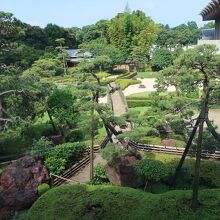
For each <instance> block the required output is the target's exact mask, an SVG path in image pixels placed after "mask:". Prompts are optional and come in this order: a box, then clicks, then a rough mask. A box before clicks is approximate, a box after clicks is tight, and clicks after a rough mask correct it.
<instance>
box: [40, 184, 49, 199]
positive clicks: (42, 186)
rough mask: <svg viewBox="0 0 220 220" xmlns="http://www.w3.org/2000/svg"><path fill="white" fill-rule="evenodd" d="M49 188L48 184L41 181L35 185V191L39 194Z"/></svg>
mask: <svg viewBox="0 0 220 220" xmlns="http://www.w3.org/2000/svg"><path fill="white" fill-rule="evenodd" d="M49 189H50V186H49V185H48V184H47V183H43V184H41V185H39V186H38V187H37V193H38V195H39V196H42V195H43V194H44V193H46V192H47V191H48V190H49Z"/></svg>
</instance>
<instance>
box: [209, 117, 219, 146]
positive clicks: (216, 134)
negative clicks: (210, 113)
mask: <svg viewBox="0 0 220 220" xmlns="http://www.w3.org/2000/svg"><path fill="white" fill-rule="evenodd" d="M206 124H207V126H208V129H209V131H210V132H211V134H212V136H213V137H214V138H215V140H217V141H219V142H220V134H218V133H217V132H216V130H215V128H214V126H213V125H212V123H211V122H210V120H209V119H208V118H207V119H206Z"/></svg>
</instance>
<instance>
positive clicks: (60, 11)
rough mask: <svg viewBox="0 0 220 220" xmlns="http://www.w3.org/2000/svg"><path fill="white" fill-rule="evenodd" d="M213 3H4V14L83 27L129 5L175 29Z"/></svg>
mask: <svg viewBox="0 0 220 220" xmlns="http://www.w3.org/2000/svg"><path fill="white" fill-rule="evenodd" d="M210 1H211V0H0V11H7V12H12V13H13V14H14V15H15V17H17V18H19V19H20V20H21V21H23V22H26V23H29V24H32V25H39V26H41V27H44V26H46V24H48V23H55V24H58V25H60V26H64V27H82V26H84V25H88V24H93V23H95V22H96V21H98V20H100V19H111V18H112V17H114V16H115V15H116V14H117V13H118V12H122V11H123V10H124V8H125V5H126V3H129V6H130V8H131V10H136V9H139V10H142V11H144V12H145V13H146V14H147V15H149V16H151V17H152V18H153V20H154V21H155V22H157V23H163V24H169V25H170V26H171V27H173V26H176V25H179V24H182V23H186V22H187V21H192V20H194V21H196V22H197V23H198V24H199V25H203V24H204V22H202V18H201V16H200V15H199V13H200V12H201V10H202V9H203V8H204V7H205V6H206V5H207V4H208V3H209V2H210Z"/></svg>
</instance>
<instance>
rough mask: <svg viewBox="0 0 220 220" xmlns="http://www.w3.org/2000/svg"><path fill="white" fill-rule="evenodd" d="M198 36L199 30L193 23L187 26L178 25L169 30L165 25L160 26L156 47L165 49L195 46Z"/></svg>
mask: <svg viewBox="0 0 220 220" xmlns="http://www.w3.org/2000/svg"><path fill="white" fill-rule="evenodd" d="M200 35H201V30H200V29H199V28H198V26H197V24H196V22H194V21H191V22H188V23H187V24H181V25H178V26H177V27H174V28H170V27H169V26H167V25H166V26H164V25H161V29H160V32H159V34H158V38H157V41H156V45H157V46H159V47H166V48H176V47H183V46H187V45H195V44H197V40H198V39H199V37H200Z"/></svg>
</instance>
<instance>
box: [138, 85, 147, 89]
mask: <svg viewBox="0 0 220 220" xmlns="http://www.w3.org/2000/svg"><path fill="white" fill-rule="evenodd" d="M138 88H139V89H145V88H146V86H145V85H144V84H140V85H139V87H138Z"/></svg>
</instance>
